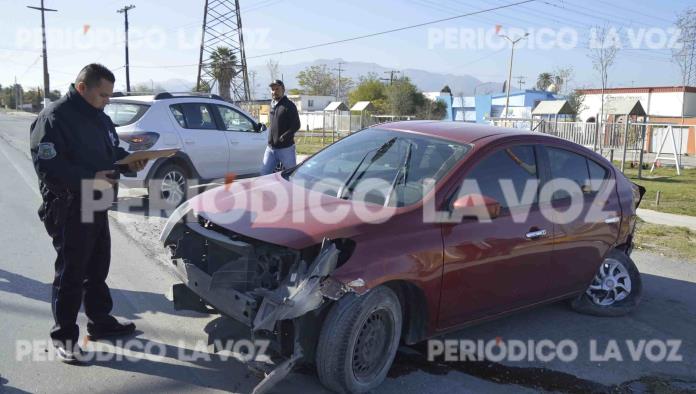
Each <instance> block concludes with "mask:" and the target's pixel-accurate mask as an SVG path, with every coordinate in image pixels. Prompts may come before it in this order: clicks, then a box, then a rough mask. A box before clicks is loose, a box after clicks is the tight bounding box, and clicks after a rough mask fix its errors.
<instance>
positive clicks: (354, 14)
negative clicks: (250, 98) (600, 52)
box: [0, 0, 696, 92]
mask: <svg viewBox="0 0 696 394" xmlns="http://www.w3.org/2000/svg"><path fill="white" fill-rule="evenodd" d="M517 1H520V0H470V1H454V0H442V1H437V0H400V1H396V0H351V1H341V2H339V1H329V0H324V1H319V0H292V1H290V0H256V1H252V0H240V7H241V10H242V11H241V12H242V24H243V31H244V39H245V44H246V56H247V59H248V60H247V63H248V65H249V66H250V67H254V66H257V67H263V66H264V64H265V63H266V62H267V61H268V59H273V60H274V61H278V62H279V63H280V64H281V65H289V64H296V63H301V62H307V61H313V60H315V59H324V58H325V59H336V58H342V59H345V60H348V61H362V62H374V63H377V64H380V65H382V66H385V67H391V68H394V69H396V70H399V69H404V68H415V69H422V70H428V71H434V72H440V73H451V74H461V75H464V74H468V75H472V76H474V77H476V78H478V79H480V80H482V81H494V82H502V81H504V80H505V79H506V78H507V73H508V62H509V59H510V46H509V45H505V46H503V45H504V44H505V41H504V40H503V39H502V38H500V37H498V34H507V35H508V36H510V37H511V38H513V39H516V38H519V37H521V36H522V35H523V34H524V33H525V32H526V33H530V35H529V36H528V37H527V38H526V39H524V40H522V41H520V42H519V43H518V44H517V46H516V49H515V56H514V65H513V84H514V85H513V86H515V87H517V86H519V85H518V79H517V78H516V77H517V76H522V77H524V78H525V80H526V81H525V84H524V85H522V86H523V87H528V88H530V87H532V86H533V85H534V82H535V80H536V77H537V75H538V74H539V73H541V72H552V71H554V70H555V69H557V68H559V67H568V66H571V67H572V68H573V69H574V77H573V81H572V82H571V83H572V84H573V85H575V86H577V87H596V86H598V85H599V77H598V74H597V72H596V70H594V69H593V66H592V61H591V60H590V58H589V57H588V53H590V49H588V46H589V45H591V41H592V40H591V38H592V37H591V31H592V30H591V29H592V28H593V27H595V26H607V27H608V28H610V29H613V30H614V31H616V32H617V33H616V34H617V36H618V37H619V39H620V43H621V45H622V47H621V49H620V50H619V52H618V54H617V58H616V62H615V64H614V65H613V66H612V68H611V69H610V70H609V85H610V86H659V85H679V84H680V80H681V77H680V76H679V75H680V74H679V69H678V67H677V66H676V65H675V64H674V63H673V62H672V60H671V49H670V48H671V46H673V44H674V42H675V38H676V33H675V32H674V31H673V24H674V21H675V19H676V15H678V14H679V13H680V12H682V11H683V10H684V9H686V8H687V7H690V6H691V7H696V0H537V1H533V2H530V3H526V4H523V5H517V6H514V7H509V8H504V9H499V10H493V11H487V12H483V13H480V14H477V15H471V16H466V17H461V18H456V19H451V20H448V21H442V22H439V23H434V24H429V25H426V26H421V27H416V28H412V29H407V30H401V31H397V32H393V33H389V34H383V35H378V36H374V37H369V38H363V39H358V40H354V41H350V42H345V43H339V44H335V45H327V46H322V47H318V48H313V49H308V50H302V51H295V52H286V53H281V54H279V53H278V52H282V51H288V50H291V49H293V48H299V47H305V46H310V45H314V44H320V43H325V42H330V41H336V40H342V39H346V38H351V37H356V36H362V35H366V34H371V33H377V32H381V31H385V30H391V29H397V28H401V27H404V26H410V25H416V24H421V23H425V22H429V21H434V20H439V19H444V18H450V17H454V16H457V15H462V14H466V13H470V12H473V11H480V10H486V9H490V8H494V7H501V6H505V5H508V4H511V3H515V2H517ZM38 4H39V0H0V10H2V11H1V12H0V35H1V36H2V37H3V38H4V39H3V40H1V41H0V84H1V85H3V86H7V85H9V84H12V83H13V82H14V79H15V78H17V82H18V83H21V84H22V85H23V86H24V87H25V89H27V88H34V87H37V86H42V84H43V82H42V81H43V77H42V75H43V74H42V60H41V57H40V56H41V29H40V13H39V12H38V11H35V10H32V9H28V8H26V6H27V5H33V6H36V5H38ZM129 4H133V5H135V6H136V8H135V9H133V10H131V11H130V12H129V22H130V41H129V42H130V64H131V71H130V79H131V85H135V84H137V83H148V84H157V83H158V82H159V81H165V80H172V79H173V80H179V79H180V80H186V81H192V82H195V79H196V73H197V66H196V64H197V63H198V56H199V45H200V34H201V23H202V18H203V5H204V0H91V1H77V0H45V7H47V8H55V9H58V12H50V13H46V27H47V43H48V44H47V45H48V62H49V72H50V76H51V89H59V90H61V91H63V92H64V91H65V90H66V89H67V87H68V86H69V84H70V82H71V81H72V80H73V79H74V78H75V75H76V74H77V72H78V71H79V69H80V68H81V67H82V66H83V65H85V64H87V63H90V62H100V63H102V64H104V65H106V66H107V67H109V68H111V69H112V70H114V73H115V74H116V78H117V82H116V88H117V89H123V87H125V70H124V67H123V65H124V63H125V60H124V58H125V55H124V41H125V40H124V37H123V14H119V13H117V12H116V10H117V9H119V8H121V7H123V6H125V5H129ZM496 29H497V30H496ZM268 54H271V55H270V56H267V55H268ZM334 66H335V65H334ZM262 82H265V81H262ZM259 84H260V85H261V86H265V83H263V84H261V83H259ZM182 89H183V86H182Z"/></svg>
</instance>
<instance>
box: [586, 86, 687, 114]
mask: <svg viewBox="0 0 696 394" xmlns="http://www.w3.org/2000/svg"><path fill="white" fill-rule="evenodd" d="M579 93H581V94H583V95H584V96H585V100H584V102H583V108H582V110H581V111H580V114H579V116H578V119H579V120H581V121H585V122H586V121H588V120H590V121H592V120H595V119H596V118H597V116H599V112H600V110H601V106H602V89H583V90H580V91H579ZM604 98H605V112H606V107H607V105H608V103H610V102H611V101H613V100H617V99H635V100H640V103H641V104H642V105H643V108H644V109H645V113H647V114H648V117H650V118H652V117H659V118H662V117H665V118H676V117H679V118H681V117H682V116H684V117H687V118H689V117H696V87H691V86H686V87H684V86H655V87H642V88H611V89H605V90H604ZM609 105H610V104H609Z"/></svg>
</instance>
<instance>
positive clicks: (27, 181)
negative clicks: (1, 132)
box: [0, 143, 41, 198]
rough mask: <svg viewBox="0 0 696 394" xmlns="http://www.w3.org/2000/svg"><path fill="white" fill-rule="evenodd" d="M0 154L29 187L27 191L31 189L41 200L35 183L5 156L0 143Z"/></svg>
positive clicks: (5, 153)
mask: <svg viewBox="0 0 696 394" xmlns="http://www.w3.org/2000/svg"><path fill="white" fill-rule="evenodd" d="M0 153H2V155H3V156H5V159H7V161H8V162H9V163H10V165H11V166H12V167H14V169H15V171H17V173H18V174H19V176H20V177H21V178H22V180H23V181H24V183H26V184H27V186H29V189H31V191H32V192H33V193H34V194H35V195H36V196H38V197H39V198H41V193H39V191H38V189H37V187H38V186H37V183H36V182H35V181H34V180H33V179H31V178H30V177H29V176H28V175H27V174H26V173H25V172H24V171H22V169H21V168H19V166H17V164H16V163H15V162H14V161H13V160H12V159H10V156H9V155H8V154H7V151H5V148H4V147H3V146H2V144H1V143H0Z"/></svg>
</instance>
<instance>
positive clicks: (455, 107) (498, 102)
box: [427, 90, 564, 123]
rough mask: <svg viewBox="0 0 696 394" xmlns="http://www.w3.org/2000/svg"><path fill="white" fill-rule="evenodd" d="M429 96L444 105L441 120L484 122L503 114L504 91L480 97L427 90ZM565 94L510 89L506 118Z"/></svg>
mask: <svg viewBox="0 0 696 394" xmlns="http://www.w3.org/2000/svg"><path fill="white" fill-rule="evenodd" d="M427 96H428V97H430V98H431V99H434V100H438V101H442V102H444V103H445V104H446V105H447V114H446V115H445V118H444V119H443V120H454V121H460V122H472V123H473V122H475V123H486V120H487V119H490V118H500V117H504V116H505V97H506V94H505V93H497V94H493V95H480V96H464V97H461V96H451V95H450V94H448V93H439V92H438V93H430V94H427ZM562 99H564V97H563V96H562V95H558V94H556V93H553V92H546V91H543V90H520V91H516V92H510V108H509V110H508V117H509V118H524V119H529V118H531V117H532V109H533V108H534V107H535V106H536V105H537V104H539V102H540V101H543V100H562Z"/></svg>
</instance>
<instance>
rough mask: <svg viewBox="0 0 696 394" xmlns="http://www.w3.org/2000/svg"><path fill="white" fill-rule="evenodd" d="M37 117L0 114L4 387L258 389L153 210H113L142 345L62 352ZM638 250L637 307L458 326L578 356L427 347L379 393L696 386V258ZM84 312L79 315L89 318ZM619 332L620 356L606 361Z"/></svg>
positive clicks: (120, 311) (113, 281) (296, 386)
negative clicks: (475, 358) (194, 290)
mask: <svg viewBox="0 0 696 394" xmlns="http://www.w3.org/2000/svg"><path fill="white" fill-rule="evenodd" d="M32 119H33V118H32V117H30V116H26V115H8V114H6V113H1V112H0V169H1V170H0V217H2V219H3V223H2V224H3V230H2V231H0V392H3V393H4V392H7V393H22V392H39V393H44V392H46V393H47V392H51V393H63V392H65V393H68V392H111V393H113V392H119V393H130V392H133V393H136V392H143V391H148V392H152V391H156V392H159V391H167V392H194V391H195V392H201V391H204V392H215V391H223V392H224V391H232V392H250V391H251V389H252V388H253V387H254V386H255V385H256V384H257V383H258V382H259V380H260V378H259V377H258V376H257V375H255V374H253V373H250V372H249V371H248V369H247V367H246V366H245V365H244V364H243V363H242V362H240V361H237V360H235V359H229V357H228V354H227V353H225V352H222V353H217V354H216V353H214V352H213V351H212V349H211V348H210V347H204V346H203V345H205V344H206V343H207V341H208V340H209V337H210V336H213V337H216V336H224V335H226V333H225V329H224V327H226V325H227V324H226V323H228V322H227V321H226V320H225V319H223V318H221V317H219V316H216V315H205V314H200V313H195V312H179V311H175V310H174V309H173V307H172V305H171V302H170V301H169V299H168V296H167V294H168V293H169V289H170V288H171V285H172V284H174V283H176V280H175V278H174V276H173V274H172V272H171V270H170V268H169V266H168V264H167V261H166V257H165V256H164V254H163V251H162V250H161V249H160V248H159V245H158V243H157V241H156V236H157V233H158V231H159V228H160V227H161V224H162V219H161V218H153V219H149V220H146V219H145V218H144V217H143V215H142V214H140V213H138V212H135V213H132V212H125V213H122V212H112V213H111V228H112V243H113V245H112V266H111V267H112V268H111V273H110V276H109V284H110V286H111V288H112V294H113V298H114V301H115V310H114V313H115V314H116V315H117V316H119V317H122V318H125V319H130V320H132V321H134V322H135V323H136V324H137V326H138V334H137V336H136V339H137V340H138V343H140V344H141V345H142V346H143V348H134V347H131V348H129V351H128V352H125V354H124V351H123V348H122V346H120V345H122V344H118V343H116V344H111V345H109V344H102V345H98V346H100V347H99V348H98V349H97V348H95V351H96V350H98V353H99V354H103V355H106V356H109V355H111V356H112V357H107V358H110V359H109V360H105V361H93V362H90V363H87V364H86V365H84V366H69V365H65V364H62V363H60V362H57V361H54V360H52V351H51V350H50V348H49V347H48V330H49V328H50V326H51V311H50V301H49V299H50V282H51V281H52V275H53V268H52V264H53V261H54V259H55V252H54V250H53V249H52V247H51V243H50V239H49V238H48V236H47V235H46V234H45V231H44V228H43V225H42V223H41V222H40V221H39V220H38V217H37V215H36V209H37V207H38V205H39V202H40V197H39V195H38V191H37V183H36V177H35V175H34V172H33V168H32V166H31V163H30V161H29V156H28V135H29V133H28V127H29V124H30V122H31V120H32ZM137 194H138V193H137V191H136V192H135V193H133V191H127V190H124V191H123V194H122V195H121V197H120V198H121V200H122V201H136V202H137V199H138V197H137ZM634 260H635V261H636V263H637V265H638V267H639V269H640V270H641V271H642V273H643V283H644V293H643V301H642V304H641V306H640V308H639V309H638V310H637V311H636V312H635V313H633V314H632V315H630V316H627V317H621V318H596V317H589V316H583V315H579V314H577V313H574V312H572V311H571V310H570V309H569V308H568V307H567V306H566V305H565V304H563V303H559V304H553V305H548V306H544V307H541V308H537V309H535V310H531V311H526V312H522V313H518V314H515V315H513V316H510V317H507V318H504V319H500V320H497V321H494V322H489V323H486V324H483V325H479V326H476V327H472V328H468V329H466V330H462V331H459V332H457V333H455V334H452V335H448V336H447V338H449V339H457V340H464V339H466V340H474V341H475V340H479V339H481V340H495V339H496V338H499V339H501V340H503V341H507V340H521V341H524V342H527V341H529V340H534V341H537V342H538V341H541V340H543V339H549V340H551V341H554V342H556V343H558V342H559V341H562V340H573V341H575V343H576V344H577V345H578V349H579V353H578V356H577V358H576V359H575V361H572V362H564V361H561V360H559V359H558V358H556V359H554V360H552V361H549V362H543V361H539V360H536V361H519V362H512V361H505V362H502V363H495V362H476V363H474V362H437V363H433V362H428V361H427V360H425V358H424V356H423V354H422V350H423V347H422V346H420V347H415V348H402V349H401V351H400V352H399V354H398V356H397V360H396V362H395V365H394V367H393V368H392V370H391V372H390V375H389V378H388V379H387V380H386V381H385V383H384V384H383V385H382V386H381V387H380V388H379V390H378V392H379V393H421V392H428V393H451V392H457V393H460V392H472V393H477V392H496V393H497V392H499V393H508V392H509V393H513V392H515V393H517V392H539V391H549V392H568V393H575V392H590V391H595V392H610V391H618V392H621V391H626V392H630V391H634V392H653V391H658V390H664V391H662V392H673V391H677V390H688V391H693V392H696V330H695V329H694V328H696V262H679V261H672V260H668V259H666V258H663V257H661V256H655V255H650V254H645V253H640V252H636V253H634ZM543 280H544V278H539V281H543ZM85 323H86V321H85V318H84V316H83V315H80V324H81V327H84V326H85ZM593 340H594V341H596V344H597V346H596V348H597V349H595V351H594V353H593V352H592V349H591V343H592V341H593ZM612 340H614V341H616V343H617V344H618V347H619V352H620V353H621V355H622V357H623V361H616V360H609V361H597V357H596V356H597V355H600V356H601V355H606V351H607V348H608V347H610V346H609V344H610V342H611V341H612ZM627 340H632V341H636V342H635V343H638V341H639V340H646V341H650V340H653V342H655V340H660V341H667V340H678V341H680V346H679V348H678V349H677V354H678V355H679V356H680V357H681V361H671V362H668V361H662V362H655V361H651V360H649V359H648V358H647V357H646V356H645V354H644V353H643V354H642V357H640V360H639V361H632V360H630V359H631V356H630V350H629V348H628V346H629V345H628V344H627V342H626V341H627ZM631 343H634V342H631ZM664 343H667V342H659V343H658V345H659V344H664ZM669 343H673V342H669ZM88 345H89V346H97V345H95V344H93V343H90V344H88ZM655 349H658V350H659V346H658V347H656V348H655ZM653 350H654V349H653ZM670 350H673V349H670ZM119 354H120V355H121V357H120V358H119V357H116V356H114V355H119ZM125 356H129V357H125ZM275 392H298V393H300V392H301V393H314V392H324V390H323V389H322V386H321V385H320V384H319V382H318V379H317V378H316V377H315V376H314V375H313V374H312V373H311V371H308V370H300V371H298V372H296V373H293V374H291V375H290V376H289V377H288V378H287V379H286V380H284V381H283V382H282V384H281V385H280V386H277V387H276V388H275Z"/></svg>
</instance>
